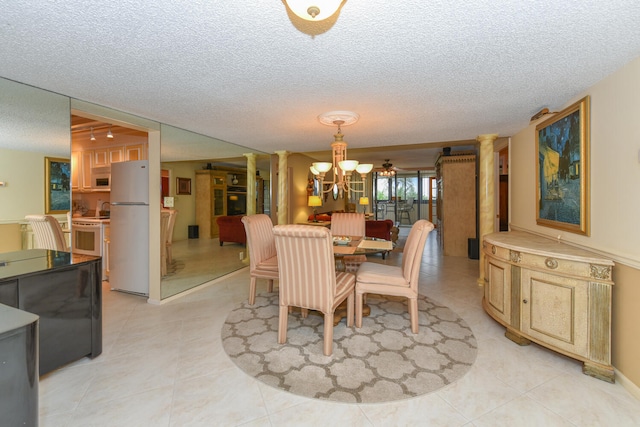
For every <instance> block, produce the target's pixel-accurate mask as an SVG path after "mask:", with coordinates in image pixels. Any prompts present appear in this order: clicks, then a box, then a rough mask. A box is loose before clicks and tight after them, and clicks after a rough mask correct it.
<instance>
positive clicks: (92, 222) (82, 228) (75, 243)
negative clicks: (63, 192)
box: [71, 217, 110, 280]
mask: <svg viewBox="0 0 640 427" xmlns="http://www.w3.org/2000/svg"><path fill="white" fill-rule="evenodd" d="M71 224H72V228H71V252H72V253H75V254H81V255H92V256H99V257H102V280H107V278H108V260H107V259H106V258H107V255H108V254H107V249H106V248H107V246H108V242H107V241H105V234H106V233H105V229H107V228H108V227H109V224H110V220H109V218H108V217H98V218H89V217H81V218H72V219H71Z"/></svg>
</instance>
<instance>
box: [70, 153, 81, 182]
mask: <svg viewBox="0 0 640 427" xmlns="http://www.w3.org/2000/svg"><path fill="white" fill-rule="evenodd" d="M81 164H82V151H72V152H71V189H72V190H79V189H80V176H81V175H82V174H81Z"/></svg>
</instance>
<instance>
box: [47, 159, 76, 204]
mask: <svg viewBox="0 0 640 427" xmlns="http://www.w3.org/2000/svg"><path fill="white" fill-rule="evenodd" d="M70 209H71V161H70V160H69V159H61V158H57V157H45V158H44V213H45V214H46V215H51V214H61V213H67V212H68V211H69V210H70Z"/></svg>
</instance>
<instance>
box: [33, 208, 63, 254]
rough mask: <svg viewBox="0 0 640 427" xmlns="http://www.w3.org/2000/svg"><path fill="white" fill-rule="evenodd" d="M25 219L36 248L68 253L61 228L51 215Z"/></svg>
mask: <svg viewBox="0 0 640 427" xmlns="http://www.w3.org/2000/svg"><path fill="white" fill-rule="evenodd" d="M25 219H26V220H27V221H29V224H30V225H31V229H32V230H33V233H34V235H35V238H36V246H37V248H39V249H51V250H54V251H63V252H69V247H68V246H67V242H66V240H65V238H64V233H63V231H62V227H61V226H60V223H59V222H58V220H57V219H55V218H54V217H52V216H51V215H27V216H25Z"/></svg>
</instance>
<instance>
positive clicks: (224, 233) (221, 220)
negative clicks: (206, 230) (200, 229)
mask: <svg viewBox="0 0 640 427" xmlns="http://www.w3.org/2000/svg"><path fill="white" fill-rule="evenodd" d="M243 216H244V215H230V216H219V217H218V218H216V222H217V223H218V229H219V231H220V238H219V240H220V246H222V244H223V243H224V242H227V243H228V242H233V243H241V244H243V245H245V244H246V243H247V234H246V233H245V231H244V224H243V223H242V217H243Z"/></svg>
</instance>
